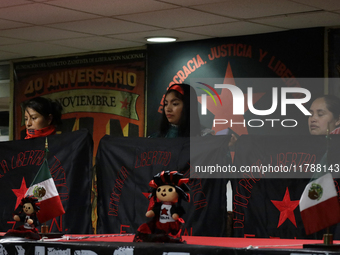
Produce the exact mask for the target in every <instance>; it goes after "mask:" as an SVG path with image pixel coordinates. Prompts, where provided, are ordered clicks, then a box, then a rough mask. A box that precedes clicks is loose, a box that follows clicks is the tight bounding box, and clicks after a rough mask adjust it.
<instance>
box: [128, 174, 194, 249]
mask: <svg viewBox="0 0 340 255" xmlns="http://www.w3.org/2000/svg"><path fill="white" fill-rule="evenodd" d="M188 181H189V179H188V178H183V175H182V174H181V173H179V172H177V171H171V172H170V171H163V172H161V173H159V174H157V175H155V176H154V177H153V180H151V181H150V183H149V186H150V187H152V192H151V194H150V196H149V199H150V204H149V208H148V211H147V212H146V214H145V215H146V217H148V218H152V219H151V220H150V221H149V222H147V223H144V224H142V225H141V226H140V227H139V228H138V230H137V233H136V235H135V237H134V242H175V243H182V242H183V241H182V237H181V232H182V224H183V223H184V221H183V219H182V218H181V216H182V215H183V214H184V213H185V211H184V209H183V207H182V206H181V201H182V200H185V201H187V202H188V201H189V195H188V194H187V192H188V191H189V187H188V186H187V184H186V183H187V182H188Z"/></svg>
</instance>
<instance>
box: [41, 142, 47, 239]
mask: <svg viewBox="0 0 340 255" xmlns="http://www.w3.org/2000/svg"><path fill="white" fill-rule="evenodd" d="M47 153H48V141H47V136H46V139H45V153H44V158H45V159H46V160H47ZM41 233H42V234H47V233H48V225H46V222H44V223H43V224H42V225H41Z"/></svg>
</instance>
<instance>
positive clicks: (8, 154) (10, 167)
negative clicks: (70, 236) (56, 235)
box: [0, 130, 93, 234]
mask: <svg viewBox="0 0 340 255" xmlns="http://www.w3.org/2000/svg"><path fill="white" fill-rule="evenodd" d="M44 148H45V137H40V138H35V139H29V140H20V141H11V142H2V143H0V151H1V154H0V192H1V194H2V195H1V197H0V204H1V208H0V232H6V231H7V230H9V229H11V228H12V227H17V226H18V225H15V226H14V224H15V221H14V220H13V216H12V214H13V213H14V209H15V207H16V204H17V201H18V200H19V197H20V196H22V195H24V194H25V192H26V191H25V189H26V188H28V187H29V186H30V184H31V183H32V181H33V179H34V177H35V176H36V174H37V172H38V170H39V168H40V166H41V164H42V163H43V160H44ZM48 149H49V153H48V158H47V159H48V165H49V168H50V172H51V175H52V177H53V180H54V182H55V185H56V187H57V190H58V193H59V196H60V198H61V201H62V204H63V207H64V209H65V214H64V215H62V216H60V217H57V218H55V219H54V220H50V221H48V222H47V225H49V226H50V227H51V230H52V231H51V232H62V233H79V234H80V233H82V234H88V233H92V227H91V199H90V192H91V167H92V151H93V141H92V138H91V136H90V135H89V133H88V132H87V131H83V130H81V131H75V132H72V133H64V134H61V135H52V136H48ZM52 210H53V209H52ZM39 229H40V228H39Z"/></svg>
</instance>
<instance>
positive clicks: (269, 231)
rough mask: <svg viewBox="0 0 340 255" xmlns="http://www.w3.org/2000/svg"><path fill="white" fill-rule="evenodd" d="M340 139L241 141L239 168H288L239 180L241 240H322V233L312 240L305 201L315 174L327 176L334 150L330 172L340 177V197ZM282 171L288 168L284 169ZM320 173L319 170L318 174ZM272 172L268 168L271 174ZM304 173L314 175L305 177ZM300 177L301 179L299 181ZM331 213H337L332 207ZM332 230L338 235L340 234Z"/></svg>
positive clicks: (236, 209)
mask: <svg viewBox="0 0 340 255" xmlns="http://www.w3.org/2000/svg"><path fill="white" fill-rule="evenodd" d="M339 139H340V137H338V136H331V139H330V141H329V145H327V140H326V138H325V136H290V137H288V136H241V137H240V139H239V140H238V141H237V144H236V151H235V161H234V164H235V166H236V167H237V168H238V169H240V168H241V167H245V166H249V167H251V166H254V167H258V166H261V165H262V166H267V167H268V168H269V166H271V167H273V168H272V169H274V168H275V167H277V170H279V171H281V170H280V169H282V170H283V169H284V168H283V167H286V169H287V170H289V169H290V170H289V171H288V172H284V173H282V174H281V173H278V174H277V176H278V178H268V176H272V177H275V174H276V173H275V174H272V175H269V173H266V172H260V173H254V172H253V173H250V172H248V173H244V174H243V178H240V179H234V180H233V181H232V187H233V215H234V216H233V231H234V236H235V237H255V238H300V239H301V238H303V239H309V238H319V239H321V238H322V233H321V232H322V231H320V233H316V234H313V235H309V236H307V235H306V233H305V229H304V226H303V223H302V220H301V216H300V210H299V200H300V198H301V195H302V192H303V190H304V189H305V187H306V185H307V184H308V183H309V181H310V178H311V177H312V175H313V172H316V171H319V170H320V171H324V170H325V168H324V166H323V165H322V164H321V161H322V158H323V156H324V155H325V153H326V150H327V146H329V153H328V159H329V161H328V163H329V165H328V168H327V171H328V172H330V173H332V175H333V178H335V187H336V189H337V191H338V194H339V186H338V180H339V179H338V178H339V172H340V171H339V163H340V161H339V156H338V155H339V153H340V146H339V142H340V140H339ZM279 166H282V167H281V168H279ZM317 169H319V170H317ZM267 170H268V169H267ZM300 171H308V172H309V173H308V174H306V178H301V177H303V175H301V174H300V173H299V172H300ZM297 177H298V178H297ZM330 210H331V208H330ZM338 232H339V231H337V230H336V229H335V227H333V228H332V233H335V234H336V236H338V235H339V234H340V232H339V233H338Z"/></svg>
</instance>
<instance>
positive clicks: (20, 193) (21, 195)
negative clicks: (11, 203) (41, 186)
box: [12, 178, 28, 210]
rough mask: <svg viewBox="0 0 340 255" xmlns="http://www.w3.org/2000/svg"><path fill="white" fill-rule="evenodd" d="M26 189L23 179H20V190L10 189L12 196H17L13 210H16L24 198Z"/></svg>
mask: <svg viewBox="0 0 340 255" xmlns="http://www.w3.org/2000/svg"><path fill="white" fill-rule="evenodd" d="M27 190H28V188H27V187H26V181H25V178H22V182H21V186H20V189H12V191H13V192H14V194H15V195H16V196H17V203H16V204H15V208H14V210H15V209H17V207H18V205H19V204H20V202H21V199H23V198H24V197H25V194H26V192H27Z"/></svg>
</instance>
